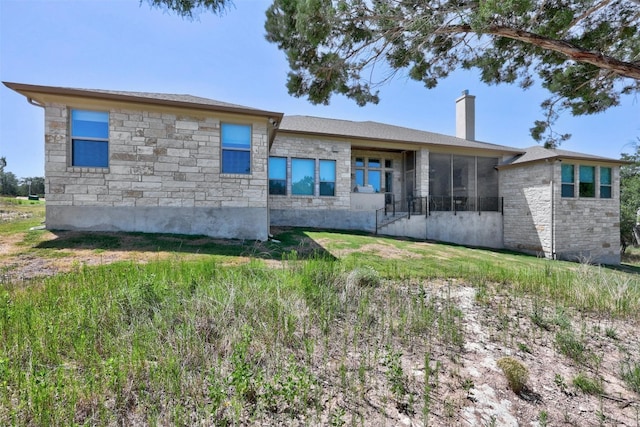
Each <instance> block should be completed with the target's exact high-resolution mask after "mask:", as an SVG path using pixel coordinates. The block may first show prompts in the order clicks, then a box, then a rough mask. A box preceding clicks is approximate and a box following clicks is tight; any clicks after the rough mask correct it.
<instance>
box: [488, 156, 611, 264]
mask: <svg viewBox="0 0 640 427" xmlns="http://www.w3.org/2000/svg"><path fill="white" fill-rule="evenodd" d="M576 163H577V164H579V163H580V162H576ZM561 165H562V163H561V162H558V161H553V162H540V163H532V164H524V165H519V166H516V167H508V168H502V169H501V170H500V194H501V195H502V196H503V197H504V225H503V227H504V247H505V248H508V249H514V250H518V251H522V252H526V253H531V254H537V255H540V256H545V257H547V258H552V257H556V258H558V259H566V260H572V261H588V262H596V263H607V264H619V263H620V254H619V244H620V243H619V242H620V209H619V206H620V199H619V194H620V188H619V182H620V180H619V168H618V167H612V173H613V176H612V181H613V187H612V198H611V199H600V198H597V197H596V198H578V197H576V198H563V197H561V195H562V194H561V182H560V181H561ZM607 167H609V166H607ZM575 185H576V186H578V183H577V182H576V184H575Z"/></svg>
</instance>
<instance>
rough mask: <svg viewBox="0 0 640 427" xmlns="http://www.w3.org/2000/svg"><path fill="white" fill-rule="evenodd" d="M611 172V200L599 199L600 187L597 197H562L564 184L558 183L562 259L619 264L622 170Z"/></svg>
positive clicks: (557, 235)
mask: <svg viewBox="0 0 640 427" xmlns="http://www.w3.org/2000/svg"><path fill="white" fill-rule="evenodd" d="M575 163H576V164H580V162H575ZM556 167H557V172H556V173H557V175H556V176H560V167H561V166H560V163H557V164H556ZM611 172H612V180H611V181H612V188H611V198H610V199H601V198H599V197H598V196H599V189H598V188H596V197H595V198H591V197H589V198H586V197H582V198H581V197H575V198H567V197H561V186H560V185H557V186H556V188H555V196H556V201H557V203H556V211H555V223H556V227H555V246H556V247H555V251H556V255H557V257H558V258H559V259H564V260H569V261H580V262H593V263H603V264H619V263H620V169H619V168H618V167H613V168H612V171H611ZM596 173H598V172H596ZM596 176H597V175H596ZM576 178H577V177H576ZM598 181H599V180H596V182H598ZM576 186H577V183H576Z"/></svg>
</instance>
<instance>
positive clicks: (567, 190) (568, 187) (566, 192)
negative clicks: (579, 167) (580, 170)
mask: <svg viewBox="0 0 640 427" xmlns="http://www.w3.org/2000/svg"><path fill="white" fill-rule="evenodd" d="M574 169H575V168H574V167H573V165H564V164H563V165H562V197H575V192H574V188H575V182H576V179H575V170H574Z"/></svg>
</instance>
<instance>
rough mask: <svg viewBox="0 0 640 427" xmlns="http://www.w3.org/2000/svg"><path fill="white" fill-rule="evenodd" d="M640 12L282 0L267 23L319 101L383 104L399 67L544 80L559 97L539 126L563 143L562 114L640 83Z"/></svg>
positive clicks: (293, 76)
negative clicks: (382, 90)
mask: <svg viewBox="0 0 640 427" xmlns="http://www.w3.org/2000/svg"><path fill="white" fill-rule="evenodd" d="M639 19H640V18H639V16H638V14H637V5H636V4H634V2H631V1H620V2H613V3H609V4H607V5H606V6H605V7H594V6H593V3H592V2H584V1H580V0H571V1H567V2H563V3H562V4H559V3H558V4H549V3H548V2H547V3H544V5H543V4H542V3H541V2H540V1H533V0H509V1H498V0H491V1H482V2H464V3H460V2H459V1H454V0H447V1H442V2H439V3H438V6H437V7H430V6H429V5H427V4H425V3H424V2H423V1H420V0H410V1H403V2H397V1H393V0H381V1H376V2H373V3H371V2H366V1H364V0H341V1H338V2H331V1H329V0H311V1H294V0H274V2H273V4H272V5H271V6H270V7H269V9H268V10H267V21H266V24H265V29H266V32H267V35H266V37H267V40H269V41H270V42H272V43H274V44H276V45H277V46H278V48H279V49H281V50H282V51H284V52H285V54H286V56H287V59H288V61H289V67H290V69H291V71H290V72H289V76H288V83H287V88H288V90H289V93H290V94H292V95H294V96H297V97H303V96H304V97H307V98H308V99H309V101H311V102H312V103H316V104H317V103H320V104H328V103H329V100H330V98H331V96H332V95H333V94H340V95H344V96H346V97H349V98H351V99H353V100H354V101H355V102H356V103H357V104H358V105H364V104H366V103H370V102H372V103H377V102H378V101H379V97H378V92H377V88H378V87H379V86H380V85H381V84H383V83H384V82H386V81H388V80H389V79H390V78H391V76H393V75H394V74H395V73H398V72H405V73H406V75H408V76H409V77H410V78H412V79H414V80H417V81H421V82H422V83H423V84H424V85H425V87H427V88H432V87H434V86H436V85H437V83H438V81H439V80H440V79H442V78H445V77H447V76H448V75H449V74H450V73H451V72H453V71H455V70H456V69H458V68H460V67H464V68H478V69H479V70H480V76H481V80H482V81H483V82H485V83H488V84H498V83H517V84H519V85H520V86H521V87H523V88H528V87H530V86H531V85H532V84H533V83H534V81H536V80H537V81H539V82H540V84H541V85H542V86H543V87H544V88H546V89H547V90H548V91H549V92H550V93H551V97H550V98H549V99H548V100H546V101H545V102H543V104H542V108H543V110H544V111H545V117H544V119H543V120H538V121H536V123H535V126H534V127H533V128H532V129H531V133H532V135H533V137H534V138H535V139H536V140H538V141H544V142H545V143H547V145H555V144H557V143H559V142H561V141H563V140H566V139H567V138H568V137H569V135H561V134H557V133H556V132H554V131H553V129H552V125H553V123H554V122H555V121H556V119H557V118H558V112H561V111H564V110H568V111H569V112H571V113H572V114H574V115H582V114H594V113H597V112H601V111H604V110H606V109H607V108H610V107H612V106H615V105H618V104H619V102H620V97H621V96H622V95H628V94H632V93H637V92H638V91H639V90H640V66H638V65H637V63H636V62H635V61H636V59H637V57H638V54H639V53H640V42H639V41H638V40H639V39H640V38H639V37H638V36H639V35H640V29H639V27H640V25H639V24H640V22H639ZM594 52H595V53H596V54H594Z"/></svg>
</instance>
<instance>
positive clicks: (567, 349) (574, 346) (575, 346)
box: [555, 330, 588, 363]
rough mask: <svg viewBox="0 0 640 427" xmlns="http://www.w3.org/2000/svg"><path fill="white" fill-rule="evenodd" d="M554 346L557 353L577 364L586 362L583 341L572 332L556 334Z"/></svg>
mask: <svg viewBox="0 0 640 427" xmlns="http://www.w3.org/2000/svg"><path fill="white" fill-rule="evenodd" d="M555 345H556V348H557V349H558V351H559V352H560V353H562V354H564V355H565V356H567V357H569V358H570V359H573V360H574V361H576V362H578V363H585V362H586V361H587V358H588V357H587V356H588V351H587V347H586V346H585V344H584V341H583V340H582V339H581V338H579V337H577V336H576V335H575V333H574V332H573V331H572V330H563V331H559V332H557V333H556V337H555Z"/></svg>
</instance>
